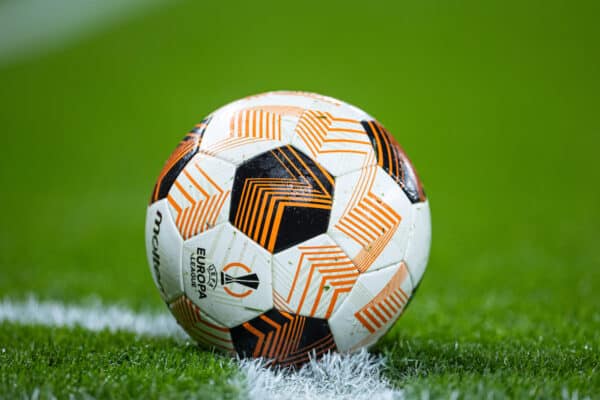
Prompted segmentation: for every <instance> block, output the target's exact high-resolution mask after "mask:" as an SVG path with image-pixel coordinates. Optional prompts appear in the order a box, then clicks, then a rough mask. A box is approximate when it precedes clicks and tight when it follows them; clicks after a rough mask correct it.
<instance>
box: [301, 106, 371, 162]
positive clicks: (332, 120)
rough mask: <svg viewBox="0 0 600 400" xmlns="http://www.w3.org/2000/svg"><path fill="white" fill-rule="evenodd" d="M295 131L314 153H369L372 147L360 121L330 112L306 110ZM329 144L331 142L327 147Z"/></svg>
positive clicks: (314, 154)
mask: <svg viewBox="0 0 600 400" xmlns="http://www.w3.org/2000/svg"><path fill="white" fill-rule="evenodd" d="M296 133H297V134H298V136H299V137H300V138H301V139H302V141H303V142H304V143H305V144H306V146H307V147H308V149H309V150H310V152H311V154H312V155H313V157H316V156H318V155H319V154H326V153H355V154H359V155H366V154H368V153H369V151H370V150H371V149H372V148H371V142H370V141H369V138H368V136H367V133H366V132H365V130H364V128H363V126H362V124H361V122H360V121H358V120H355V119H349V118H336V117H334V116H333V115H331V113H329V112H324V111H318V110H306V111H305V112H304V113H303V114H302V116H301V117H300V120H299V121H298V125H297V126H296ZM327 144H329V145H332V146H331V147H328V148H325V147H326V145H327ZM336 144H337V145H341V146H335V145H336ZM349 145H352V146H349ZM357 146H358V147H357Z"/></svg>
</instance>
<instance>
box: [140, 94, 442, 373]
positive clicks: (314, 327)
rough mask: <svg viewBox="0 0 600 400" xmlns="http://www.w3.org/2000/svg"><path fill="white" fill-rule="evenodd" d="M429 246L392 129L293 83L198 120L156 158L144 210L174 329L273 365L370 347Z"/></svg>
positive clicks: (420, 204) (410, 287)
mask: <svg viewBox="0 0 600 400" xmlns="http://www.w3.org/2000/svg"><path fill="white" fill-rule="evenodd" d="M430 241H431V226H430V214H429V204H428V201H427V199H426V197H425V193H424V191H423V187H422V185H421V182H420V181H419V178H418V177H417V174H416V173H415V170H414V168H413V166H412V164H411V163H410V161H409V160H408V158H407V157H406V154H405V153H404V151H403V150H402V149H401V148H400V146H399V145H398V144H397V143H396V141H395V140H394V139H393V137H392V136H391V135H390V134H389V133H388V132H387V131H386V130H385V128H384V127H383V126H382V125H381V124H380V123H379V122H377V121H376V120H375V119H374V118H372V117H371V116H370V115H368V114H367V113H365V112H364V111H362V110H360V109H358V108H356V107H354V106H351V105H349V104H347V103H344V102H342V101H340V100H336V99H334V98H331V97H326V96H321V95H318V94H314V93H305V92H270V93H264V94H259V95H256V96H251V97H247V98H244V99H241V100H238V101H235V102H233V103H230V104H228V105H226V106H224V107H222V108H220V109H219V110H217V111H215V112H214V113H212V114H211V115H209V116H208V117H206V118H205V119H204V120H203V121H202V122H200V123H199V124H198V125H196V126H195V127H194V128H193V129H192V130H191V131H190V132H189V133H188V134H187V136H185V138H184V139H183V140H182V141H181V142H180V143H179V146H177V148H176V149H175V151H174V152H173V154H172V155H171V157H170V158H169V159H168V160H167V162H166V164H165V166H164V168H163V170H162V171H161V173H160V175H159V177H158V180H157V182H156V185H155V187H154V191H153V193H152V198H151V203H150V206H149V207H148V211H147V217H146V250H147V255H148V261H149V264H150V270H151V272H152V276H153V278H154V282H155V283H156V285H157V287H158V289H159V291H160V294H161V296H162V299H163V300H164V301H165V302H166V303H167V305H168V307H169V309H170V310H171V312H172V313H173V315H174V316H175V318H176V319H177V321H178V322H179V324H180V325H181V326H182V327H183V329H184V330H185V331H186V332H187V333H188V334H189V335H190V336H191V337H192V338H193V339H194V340H195V341H196V342H198V343H199V344H201V345H204V346H207V347H211V348H216V349H219V350H222V351H224V352H228V353H232V354H236V353H237V354H238V355H240V356H242V357H264V358H266V359H268V360H270V362H271V363H273V364H278V365H284V366H287V365H299V364H302V363H304V362H306V361H307V360H308V359H309V357H310V356H311V355H315V356H319V355H321V354H323V353H325V352H327V351H330V350H331V351H333V350H337V351H340V352H351V351H354V350H357V349H359V348H362V347H368V346H371V345H373V344H375V342H377V340H378V339H379V338H380V337H381V336H383V335H384V334H385V332H387V331H388V330H389V329H390V327H391V326H392V325H393V324H394V322H395V321H396V320H397V319H398V317H399V316H400V314H402V312H403V310H404V308H405V307H406V305H407V303H408V301H409V300H410V298H411V296H412V295H413V294H414V292H415V290H416V288H417V286H418V284H419V282H420V281H421V278H422V276H423V272H424V271H425V267H426V264H427V259H428V256H429V246H430Z"/></svg>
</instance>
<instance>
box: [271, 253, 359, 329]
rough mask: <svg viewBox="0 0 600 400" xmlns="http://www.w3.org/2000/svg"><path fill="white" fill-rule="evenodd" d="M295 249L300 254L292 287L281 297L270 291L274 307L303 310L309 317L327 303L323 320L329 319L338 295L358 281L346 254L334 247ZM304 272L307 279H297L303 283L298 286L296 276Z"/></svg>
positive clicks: (298, 311) (345, 291)
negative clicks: (294, 306) (293, 305)
mask: <svg viewBox="0 0 600 400" xmlns="http://www.w3.org/2000/svg"><path fill="white" fill-rule="evenodd" d="M298 249H299V250H300V251H301V255H300V257H299V259H298V264H297V266H296V272H295V274H294V279H293V281H292V286H291V288H290V290H289V292H288V294H287V296H286V297H285V298H284V297H283V296H282V295H281V294H279V293H277V292H276V291H274V294H273V301H274V305H275V307H277V308H279V309H280V310H290V311H293V312H296V313H301V312H303V311H304V313H305V314H306V313H308V315H309V316H311V317H313V316H315V313H316V312H317V310H318V308H319V306H320V305H321V303H322V302H328V306H327V310H326V312H325V316H324V318H329V316H330V315H331V314H332V313H333V311H334V309H335V305H336V303H337V301H338V299H339V296H340V294H342V293H347V292H349V291H350V290H351V289H352V287H353V286H354V283H355V282H356V279H357V278H358V270H357V269H356V267H355V266H354V264H353V263H352V261H351V260H350V259H349V258H348V256H347V255H346V253H344V251H343V250H342V249H341V248H339V247H338V246H336V245H331V246H299V247H298ZM306 264H308V265H306ZM307 270H308V276H307V277H306V279H301V281H302V282H303V283H302V284H301V283H300V281H299V277H300V275H301V274H304V273H306V271H307ZM301 285H303V287H301ZM297 286H298V287H297ZM297 291H300V292H301V294H300V296H299V298H298V297H297V296H294V295H295V294H296V293H297ZM296 302H297V306H296V308H295V310H292V307H291V304H292V303H294V304H296ZM305 308H306V309H305Z"/></svg>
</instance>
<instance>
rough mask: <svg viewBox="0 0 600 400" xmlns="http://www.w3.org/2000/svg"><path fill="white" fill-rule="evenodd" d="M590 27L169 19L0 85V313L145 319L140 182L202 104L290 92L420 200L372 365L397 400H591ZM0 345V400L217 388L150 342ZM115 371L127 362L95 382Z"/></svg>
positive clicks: (364, 17)
mask: <svg viewBox="0 0 600 400" xmlns="http://www.w3.org/2000/svg"><path fill="white" fill-rule="evenodd" d="M288 7H289V8H288ZM599 15H600V10H599V6H598V3H597V2H593V1H589V2H576V3H575V2H562V1H558V0H556V1H549V2H533V1H531V2H523V1H518V2H517V1H508V2H485V3H481V2H475V1H465V2H443V1H430V2H417V1H410V2H394V3H392V2H388V3H385V2H370V3H365V2H354V3H353V2H344V3H335V2H312V1H308V2H303V3H301V4H300V3H289V5H286V4H283V3H281V2H271V3H269V4H267V3H261V4H257V3H252V2H235V4H234V3H231V2H227V3H226V4H221V3H219V2H212V3H208V4H205V2H191V1H188V2H186V1H181V2H178V3H169V5H168V6H166V7H163V8H161V9H158V10H154V11H151V12H150V13H149V14H147V15H145V16H143V17H138V18H135V19H133V20H130V21H128V22H127V23H123V24H120V25H118V26H116V27H113V28H111V29H109V30H107V31H103V32H101V33H99V34H97V35H95V36H93V37H91V38H88V39H85V40H82V41H80V42H76V43H75V44H73V45H71V46H69V47H67V48H63V49H61V50H58V51H56V52H53V53H50V54H47V55H43V56H40V57H37V58H34V59H31V60H29V61H24V62H21V63H18V64H12V65H5V66H0V88H1V90H0V127H1V129H2V134H1V135H0V149H1V152H2V153H1V155H2V156H1V157H0V187H1V188H2V193H1V196H0V204H1V205H2V209H3V210H4V212H3V215H2V217H1V218H2V222H1V223H0V296H2V297H8V298H13V299H15V298H25V297H26V296H28V295H29V294H31V293H33V294H35V295H37V296H39V297H40V298H42V299H44V298H50V299H55V300H64V301H68V302H79V301H81V300H82V299H85V298H87V297H90V296H93V297H99V298H100V299H102V300H103V301H105V302H118V303H121V304H125V305H128V306H130V307H132V308H135V309H142V308H144V309H146V308H150V309H159V308H163V307H164V306H163V305H162V304H161V302H160V300H159V298H158V295H157V291H156V289H155V288H154V286H153V283H152V281H151V278H150V274H149V272H148V269H147V266H146V261H145V258H144V248H143V224H144V218H145V207H146V204H147V200H148V198H149V194H150V191H151V188H152V185H153V182H154V179H155V177H156V175H157V173H158V171H159V170H160V167H161V165H162V163H163V161H164V160H165V159H166V157H167V156H168V154H169V153H170V151H171V150H172V148H173V147H174V146H175V144H176V143H177V142H178V140H179V139H180V138H181V136H182V135H183V134H184V132H186V131H187V129H188V128H189V127H191V126H192V125H193V124H194V123H196V122H198V121H199V120H200V119H201V118H202V117H203V116H204V115H206V114H208V113H209V112H210V111H212V110H213V109H215V108H216V107H218V106H220V105H222V104H223V103H226V102H228V101H230V100H233V99H235V98H238V97H241V96H244V95H248V94H251V93H256V92H261V91H266V90H272V89H302V90H311V91H316V92H321V93H324V94H329V95H332V96H335V97H339V98H341V99H344V100H347V101H350V102H352V103H355V104H357V105H359V106H361V107H363V108H365V109H366V110H367V111H369V112H370V113H371V114H373V115H375V116H376V117H377V118H378V119H380V120H381V121H382V122H383V123H384V124H385V125H386V126H387V127H388V128H389V130H391V131H392V132H394V134H395V135H396V137H397V139H398V140H399V141H400V143H402V144H403V145H404V147H405V149H406V150H407V152H408V154H409V155H410V156H411V158H412V159H413V161H414V163H415V165H416V166H417V169H418V170H419V172H420V175H421V176H422V178H423V180H424V182H425V184H426V189H427V193H428V195H429V198H430V201H431V207H432V218H433V247H432V253H431V261H430V265H429V269H428V271H427V273H426V275H425V278H424V281H423V283H422V285H421V287H420V288H419V292H418V294H417V296H416V297H415V299H414V301H413V302H412V303H411V305H410V307H409V309H408V311H407V313H406V315H405V316H403V317H402V319H401V320H400V322H399V323H398V324H397V326H396V327H395V328H394V330H393V331H392V332H391V333H390V334H388V335H387V336H386V337H385V339H384V340H383V341H382V342H381V343H380V345H379V346H378V348H377V349H376V351H380V352H382V353H384V354H386V355H387V356H388V358H389V362H390V366H389V369H388V370H387V371H386V374H387V376H388V377H390V379H392V380H393V381H394V383H395V384H396V385H397V386H398V387H403V388H405V389H406V391H407V393H408V394H410V395H414V396H417V397H418V396H421V394H423V393H429V394H431V395H433V396H440V397H449V396H451V395H452V394H458V395H463V396H465V397H474V398H480V397H487V396H492V395H493V396H494V397H502V396H509V397H553V398H556V397H563V396H566V397H573V396H578V397H579V398H582V397H585V396H590V397H592V398H598V397H600V382H599V379H598V368H599V362H600V361H599V359H598V353H599V349H600V337H599V333H598V332H599V327H600V311H599V310H600V295H599V294H598V293H600V268H599V266H600V253H599V252H598V250H597V248H598V244H597V243H598V239H599V238H600V207H598V204H600V188H599V187H598V182H600V168H598V165H597V162H598V157H597V152H598V149H599V148H600V119H598V108H599V105H600V99H599V97H600V80H599V79H598V72H599V71H600V59H599V53H598V51H597V45H598V38H599V37H600V28H599V25H598V24H597V19H598V16H599ZM0 331H1V332H2V333H1V335H0V339H1V342H0V347H2V348H6V349H7V353H6V354H9V355H8V356H7V355H5V354H4V353H3V354H2V357H10V358H9V359H8V362H10V365H11V367H10V368H9V367H7V366H6V365H7V364H6V363H4V360H6V358H4V359H3V360H2V361H3V362H2V363H0V368H2V369H1V370H0V371H2V376H1V378H0V379H1V381H0V382H1V385H0V397H1V396H2V395H3V396H4V397H8V398H10V397H13V395H17V394H20V393H33V390H34V389H35V388H36V387H46V386H45V385H49V386H48V387H50V389H51V390H52V391H53V392H54V393H58V394H65V395H66V394H67V393H80V394H82V393H83V392H86V393H90V394H92V395H95V396H98V397H110V396H112V395H114V396H118V395H119V390H121V389H124V390H126V391H132V392H134V393H133V394H136V393H139V397H144V396H143V394H144V393H148V394H151V395H156V396H157V395H158V394H159V393H161V394H173V395H176V394H181V395H186V394H193V393H207V391H208V388H210V391H214V393H215V396H217V397H218V396H219V394H233V392H232V390H233V389H232V388H231V387H230V386H229V385H228V384H227V383H224V382H225V381H226V378H227V377H229V376H231V375H230V374H231V371H230V369H228V368H229V367H226V368H225V369H224V370H222V371H221V370H220V369H218V368H217V364H214V363H212V361H211V359H210V357H209V356H208V353H203V352H200V351H198V350H195V349H192V348H190V347H185V346H180V345H177V344H174V343H171V342H169V341H154V340H146V339H143V340H142V339H134V338H133V336H130V335H109V334H107V333H105V334H100V335H97V334H91V333H86V332H82V331H75V332H71V331H67V330H63V329H48V328H24V327H19V326H15V325H11V324H6V323H4V324H2V325H1V326H0ZM146 345H148V346H149V347H148V348H146V347H144V346H146ZM122 349H125V350H126V353H127V354H128V357H130V358H131V359H135V360H136V363H135V364H133V363H127V365H126V366H121V367H119V366H118V365H117V364H118V363H117V361H115V360H118V359H119V354H122V353H120V351H121V350H122ZM50 355H51V356H52V360H53V361H52V362H53V363H55V364H54V365H56V366H55V367H53V368H49V367H48V366H47V365H46V366H44V363H46V364H47V363H48V360H49V357H50ZM88 357H91V358H88ZM17 361H18V362H17ZM114 363H117V364H114ZM21 364H24V365H28V366H29V367H20V365H21ZM36 364H39V366H35V365H36ZM188 364H189V365H188ZM219 368H220V367H219ZM88 369H89V371H88ZM163 370H164V375H165V379H164V381H161V379H160V377H161V374H162V373H163ZM71 371H76V373H75V372H71ZM68 374H71V375H70V376H73V377H74V378H71V377H67V375H68ZM121 374H122V375H121ZM212 374H214V377H215V380H214V382H215V383H214V385H212V386H208V385H210V384H209V380H207V379H209V378H208V377H209V376H212ZM194 377H198V379H197V380H196V379H194ZM179 379H181V380H182V382H181V383H179ZM153 382H155V383H153ZM95 383H96V384H95ZM15 385H16V387H15ZM44 390H45V389H44ZM128 393H129V392H128Z"/></svg>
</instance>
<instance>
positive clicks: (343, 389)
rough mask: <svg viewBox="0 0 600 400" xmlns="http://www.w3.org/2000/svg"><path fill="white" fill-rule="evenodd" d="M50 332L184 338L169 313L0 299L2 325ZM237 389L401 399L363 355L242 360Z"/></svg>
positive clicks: (340, 398)
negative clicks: (297, 364)
mask: <svg viewBox="0 0 600 400" xmlns="http://www.w3.org/2000/svg"><path fill="white" fill-rule="evenodd" d="M4 321H6V322H11V323H16V324H22V325H43V326H48V327H68V328H73V327H81V328H84V329H87V330H90V331H93V332H98V331H102V330H109V331H110V332H117V331H122V332H131V333H134V334H138V335H141V336H151V337H171V338H175V339H178V340H181V339H185V338H186V337H187V336H186V335H185V333H184V332H183V331H182V330H181V328H179V326H178V325H177V323H176V322H175V320H174V319H173V317H172V316H171V315H169V314H167V313H150V312H134V311H132V310H130V309H128V308H125V307H123V306H116V305H104V304H102V303H100V302H94V303H92V304H89V305H67V304H64V303H61V302H59V301H39V300H37V299H36V298H35V297H30V298H29V299H27V300H25V301H12V300H9V299H3V300H0V323H1V322H4ZM239 365H240V370H241V371H242V373H243V376H242V377H241V380H240V384H242V385H245V386H246V391H247V396H248V398H249V399H251V400H267V399H281V400H287V399H294V400H302V399H306V400H309V399H311V400H318V399H331V400H346V399H348V400H350V399H352V400H375V399H377V400H379V399H382V400H391V399H402V398H403V397H404V396H403V392H402V391H401V390H395V389H393V388H392V387H391V385H390V384H389V382H388V381H387V380H386V379H385V378H384V377H383V376H382V374H381V369H382V367H383V365H384V359H383V358H381V357H376V356H374V355H371V354H369V353H368V352H367V351H361V352H358V353H356V354H351V355H339V354H327V355H325V356H324V357H322V358H321V359H319V360H311V361H310V362H309V363H308V364H306V365H305V366H304V367H302V368H301V369H300V370H297V371H291V370H274V369H270V368H265V367H264V366H263V365H264V361H262V360H240V361H239Z"/></svg>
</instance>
